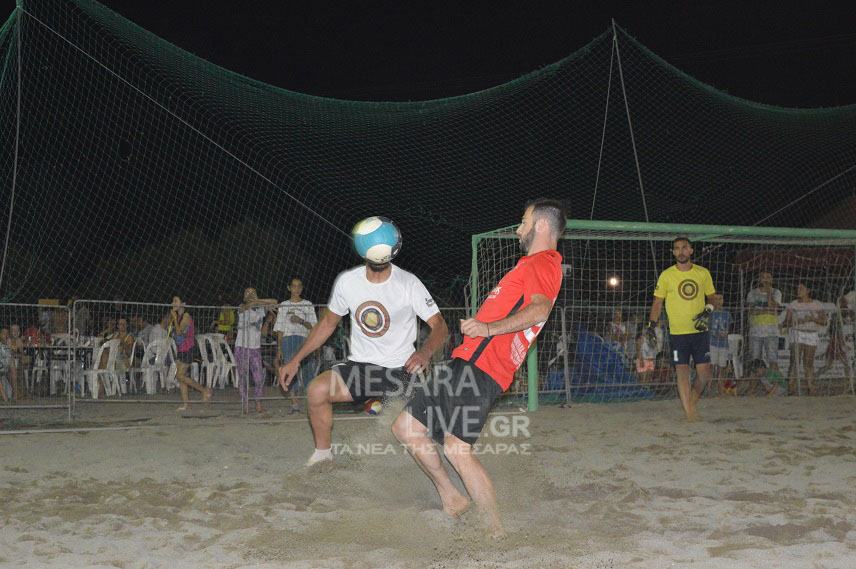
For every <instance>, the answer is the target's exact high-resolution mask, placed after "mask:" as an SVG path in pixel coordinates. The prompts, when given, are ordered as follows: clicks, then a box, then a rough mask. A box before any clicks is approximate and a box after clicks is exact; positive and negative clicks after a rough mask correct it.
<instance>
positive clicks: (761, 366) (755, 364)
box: [746, 359, 767, 374]
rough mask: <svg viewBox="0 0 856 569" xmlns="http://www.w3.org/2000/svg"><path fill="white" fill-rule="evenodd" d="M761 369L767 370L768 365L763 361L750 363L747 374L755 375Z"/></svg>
mask: <svg viewBox="0 0 856 569" xmlns="http://www.w3.org/2000/svg"><path fill="white" fill-rule="evenodd" d="M761 369H767V363H766V362H765V361H764V360H762V359H755V360H752V361H751V362H749V365H747V366H746V373H747V374H753V373H755V372H756V371H758V370H761Z"/></svg>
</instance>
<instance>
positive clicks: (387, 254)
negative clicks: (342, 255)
mask: <svg viewBox="0 0 856 569" xmlns="http://www.w3.org/2000/svg"><path fill="white" fill-rule="evenodd" d="M351 235H352V236H353V238H354V249H356V251H357V255H359V256H360V257H362V258H363V259H365V260H366V261H368V262H370V263H374V264H376V265H382V264H384V263H389V262H390V261H392V260H393V259H394V258H395V256H396V255H398V252H399V251H400V250H401V232H400V231H398V227H396V226H395V223H393V222H392V220H391V219H387V218H385V217H381V216H379V215H375V216H372V217H367V218H366V219H364V220H362V221H360V222H359V223H357V224H356V225H355V226H354V229H353V231H352V232H351Z"/></svg>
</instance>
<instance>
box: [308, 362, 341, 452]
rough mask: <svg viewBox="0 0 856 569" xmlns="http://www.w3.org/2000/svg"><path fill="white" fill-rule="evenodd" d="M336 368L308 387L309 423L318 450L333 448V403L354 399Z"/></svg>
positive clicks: (319, 377)
mask: <svg viewBox="0 0 856 569" xmlns="http://www.w3.org/2000/svg"><path fill="white" fill-rule="evenodd" d="M337 367H338V366H337ZM342 367H347V366H342ZM335 369H336V368H333V369H332V370H329V371H325V372H324V373H322V374H320V375H319V376H318V377H316V378H315V379H313V380H312V382H311V383H310V384H309V387H308V388H307V389H306V405H307V409H308V411H309V424H310V425H311V427H312V437H313V439H314V440H315V449H316V451H318V450H322V451H329V449H330V448H331V439H332V432H333V403H340V402H343V401H353V397H351V394H350V392H349V391H348V387H347V386H346V385H345V382H344V381H343V379H342V377H341V376H340V375H339V373H338V372H337V371H335ZM330 458H332V456H331V457H330ZM310 461H311V459H310Z"/></svg>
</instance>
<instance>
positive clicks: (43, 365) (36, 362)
mask: <svg viewBox="0 0 856 569" xmlns="http://www.w3.org/2000/svg"><path fill="white" fill-rule="evenodd" d="M45 376H48V377H50V368H49V367H48V361H47V359H46V358H45V354H44V353H43V352H42V351H41V350H36V353H35V355H34V356H33V369H26V370H24V383H25V384H26V386H27V389H28V390H29V392H30V393H34V392H35V388H36V384H37V383H41V381H42V379H44V377H45Z"/></svg>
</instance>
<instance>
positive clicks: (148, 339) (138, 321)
mask: <svg viewBox="0 0 856 569" xmlns="http://www.w3.org/2000/svg"><path fill="white" fill-rule="evenodd" d="M131 320H132V322H133V324H134V328H135V329H136V330H137V334H136V338H137V339H138V340H140V341H141V342H142V343H143V345H144V346H148V345H149V344H151V343H152V342H154V341H156V340H161V339H163V338H164V337H165V336H166V332H164V329H163V328H161V325H160V323H159V322H156V323H154V324H152V323H150V322H149V321H148V320H147V319H146V317H145V316H143V315H142V314H135V315H134V316H133V317H132V319H131Z"/></svg>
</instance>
